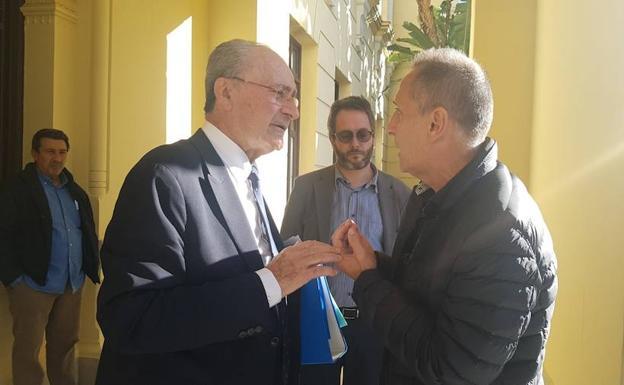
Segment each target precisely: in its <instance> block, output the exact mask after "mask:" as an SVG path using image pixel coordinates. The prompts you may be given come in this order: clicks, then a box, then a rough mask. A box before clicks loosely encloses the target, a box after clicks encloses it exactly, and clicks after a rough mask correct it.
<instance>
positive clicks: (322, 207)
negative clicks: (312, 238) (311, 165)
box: [314, 167, 336, 243]
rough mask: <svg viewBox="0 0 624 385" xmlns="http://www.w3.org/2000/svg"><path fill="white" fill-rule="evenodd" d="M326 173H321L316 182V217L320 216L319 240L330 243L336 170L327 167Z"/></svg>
mask: <svg viewBox="0 0 624 385" xmlns="http://www.w3.org/2000/svg"><path fill="white" fill-rule="evenodd" d="M325 170H326V171H325V172H322V173H319V178H318V179H317V180H316V181H315V182H314V197H315V199H316V202H314V203H315V204H316V215H318V240H320V241H321V242H326V243H328V242H329V238H330V237H331V234H330V233H329V232H330V228H329V227H330V223H329V222H330V220H331V206H332V201H333V196H334V188H335V183H336V182H335V179H336V177H335V175H336V174H335V169H334V167H327V168H326V169H325Z"/></svg>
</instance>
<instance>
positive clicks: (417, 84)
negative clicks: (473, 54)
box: [411, 48, 494, 145]
mask: <svg viewBox="0 0 624 385" xmlns="http://www.w3.org/2000/svg"><path fill="white" fill-rule="evenodd" d="M413 69H414V73H415V76H414V80H413V82H412V84H411V85H412V88H411V89H412V92H413V97H414V99H415V100H416V101H417V102H419V103H420V107H421V112H426V111H431V110H432V109H434V108H436V107H443V108H444V109H446V110H447V111H448V113H449V115H450V117H451V118H452V119H454V120H455V121H456V122H457V123H459V125H460V126H461V127H462V128H463V129H464V130H465V133H466V134H467V136H468V138H469V139H470V142H471V144H473V145H476V144H479V143H481V142H482V141H483V139H485V137H486V135H487V133H488V131H489V130H490V127H491V125H492V119H493V115H494V100H493V98H492V89H491V87H490V82H489V80H488V78H487V76H486V75H485V72H484V71H483V69H482V68H481V66H480V65H479V64H478V63H477V62H475V61H474V60H472V59H470V58H469V57H467V56H466V55H465V54H464V53H463V52H461V51H458V50H456V49H452V48H432V49H428V50H425V51H422V52H420V53H419V54H418V55H416V57H415V58H414V64H413Z"/></svg>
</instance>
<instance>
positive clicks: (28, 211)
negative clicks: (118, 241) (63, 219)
mask: <svg viewBox="0 0 624 385" xmlns="http://www.w3.org/2000/svg"><path fill="white" fill-rule="evenodd" d="M63 175H64V176H65V177H66V178H67V185H66V186H67V190H68V191H69V195H70V196H71V197H72V199H74V200H75V201H76V203H77V204H78V212H79V215H80V228H81V231H82V270H83V271H84V272H85V274H86V275H87V276H88V277H89V278H90V279H91V280H92V281H93V282H94V283H97V282H100V278H99V276H98V272H99V269H100V267H99V260H98V238H97V235H96V233H95V223H94V221H93V211H92V210H91V203H89V197H88V196H87V193H85V192H84V190H83V189H82V188H80V186H78V184H77V183H76V182H74V178H73V176H72V174H71V173H70V172H69V171H68V170H67V169H64V170H63ZM51 249H52V214H50V206H49V205H48V200H47V198H46V195H45V191H43V186H42V185H41V182H40V181H39V176H38V174H37V169H36V166H35V164H34V163H28V164H27V165H26V166H25V167H24V170H23V171H22V172H20V173H19V174H18V175H17V177H16V178H15V179H12V180H10V181H9V182H7V183H6V185H5V186H4V188H3V189H2V193H0V280H2V283H4V284H5V285H9V284H10V283H11V282H13V281H14V280H15V279H17V278H18V277H19V276H21V275H23V274H25V275H27V276H29V277H30V278H32V279H33V280H34V281H35V282H36V283H37V284H39V285H45V283H46V276H47V275H48V267H49V265H50V252H51Z"/></svg>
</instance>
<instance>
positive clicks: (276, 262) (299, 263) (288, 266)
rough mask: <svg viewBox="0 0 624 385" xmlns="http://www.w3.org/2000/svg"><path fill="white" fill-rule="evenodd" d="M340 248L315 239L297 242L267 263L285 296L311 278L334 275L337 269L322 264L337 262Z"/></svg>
mask: <svg viewBox="0 0 624 385" xmlns="http://www.w3.org/2000/svg"><path fill="white" fill-rule="evenodd" d="M340 259H341V257H340V250H338V249H337V248H335V247H332V246H330V245H327V244H325V243H322V242H317V241H305V242H299V243H297V244H295V245H294V246H290V247H287V248H285V249H284V250H282V252H281V253H279V254H278V255H277V256H276V257H275V258H273V260H272V261H271V263H269V264H268V265H267V269H269V270H270V271H271V272H272V273H273V275H274V276H275V279H276V280H277V282H278V283H279V285H280V288H281V289H282V295H284V296H286V295H288V294H290V293H292V292H294V291H295V290H297V289H299V288H300V287H301V286H303V285H305V284H306V283H308V281H310V280H311V279H314V278H317V277H320V276H323V275H324V276H334V275H336V274H337V271H336V270H335V269H334V268H333V267H331V266H325V265H323V264H328V263H336V262H339V261H340Z"/></svg>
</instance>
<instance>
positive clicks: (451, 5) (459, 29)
mask: <svg viewBox="0 0 624 385" xmlns="http://www.w3.org/2000/svg"><path fill="white" fill-rule="evenodd" d="M470 1H471V0H457V1H455V0H444V1H442V2H441V3H440V6H439V7H436V6H433V5H431V0H416V3H417V5H418V19H419V21H420V27H419V26H417V25H416V24H414V23H412V22H409V21H406V22H404V23H403V28H405V29H406V30H407V31H408V34H409V36H410V37H404V38H398V39H396V41H397V42H399V43H406V44H407V45H401V44H397V43H394V44H390V45H389V46H388V50H390V51H392V53H391V54H390V57H389V60H390V61H391V62H405V61H411V60H412V59H413V57H414V55H416V54H417V53H418V52H420V51H422V50H425V49H428V48H432V47H451V48H456V49H459V50H461V51H464V52H465V53H466V54H468V50H469V48H470V47H469V45H470Z"/></svg>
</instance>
